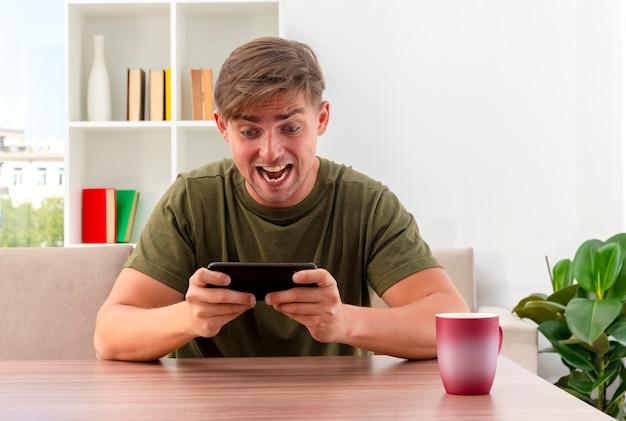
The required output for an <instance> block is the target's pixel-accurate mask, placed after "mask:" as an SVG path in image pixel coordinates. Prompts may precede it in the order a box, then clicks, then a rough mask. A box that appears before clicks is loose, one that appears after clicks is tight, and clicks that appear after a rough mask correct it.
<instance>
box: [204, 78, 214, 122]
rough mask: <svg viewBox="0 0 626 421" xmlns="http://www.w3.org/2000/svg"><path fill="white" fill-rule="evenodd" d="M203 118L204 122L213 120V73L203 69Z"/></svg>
mask: <svg viewBox="0 0 626 421" xmlns="http://www.w3.org/2000/svg"><path fill="white" fill-rule="evenodd" d="M202 116H203V119H204V120H213V73H212V72H211V69H202Z"/></svg>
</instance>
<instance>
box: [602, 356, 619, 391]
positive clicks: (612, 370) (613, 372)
mask: <svg viewBox="0 0 626 421" xmlns="http://www.w3.org/2000/svg"><path fill="white" fill-rule="evenodd" d="M621 369H622V362H621V361H614V362H613V363H612V364H609V365H608V366H607V367H606V370H605V373H609V375H608V378H607V381H606V386H607V387H609V386H610V385H611V384H612V383H613V382H614V381H615V379H616V378H617V376H618V375H619V372H620V370H621Z"/></svg>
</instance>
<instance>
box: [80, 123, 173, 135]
mask: <svg viewBox="0 0 626 421" xmlns="http://www.w3.org/2000/svg"><path fill="white" fill-rule="evenodd" d="M68 126H69V128H70V129H80V130H82V131H84V132H94V133H104V132H116V131H120V132H126V131H132V130H163V129H169V128H171V127H172V122H171V121H70V122H69V125H68Z"/></svg>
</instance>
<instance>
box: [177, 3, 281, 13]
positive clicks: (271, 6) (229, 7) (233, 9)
mask: <svg viewBox="0 0 626 421" xmlns="http://www.w3.org/2000/svg"><path fill="white" fill-rule="evenodd" d="M176 5H177V6H178V7H179V10H182V11H184V12H185V13H189V14H193V15H196V16H201V15H211V16H212V17H226V16H256V15H272V14H276V11H277V9H278V0H252V1H239V0H236V1H224V0H221V1H220V0H216V1H177V2H176Z"/></svg>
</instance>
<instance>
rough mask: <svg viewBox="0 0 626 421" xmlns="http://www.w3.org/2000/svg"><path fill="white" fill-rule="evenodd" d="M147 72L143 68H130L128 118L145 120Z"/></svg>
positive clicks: (129, 119)
mask: <svg viewBox="0 0 626 421" xmlns="http://www.w3.org/2000/svg"><path fill="white" fill-rule="evenodd" d="M144 97H145V72H144V71H143V69H128V83H127V95H126V98H127V101H126V119H127V120H128V121H140V120H143V116H144V106H145V98H144Z"/></svg>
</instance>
